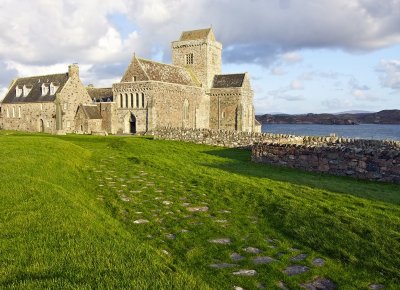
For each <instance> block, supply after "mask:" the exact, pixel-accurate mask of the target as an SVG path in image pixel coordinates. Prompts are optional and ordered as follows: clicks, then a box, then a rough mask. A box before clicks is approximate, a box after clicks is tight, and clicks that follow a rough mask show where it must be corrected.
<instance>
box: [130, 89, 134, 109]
mask: <svg viewBox="0 0 400 290" xmlns="http://www.w3.org/2000/svg"><path fill="white" fill-rule="evenodd" d="M130 96H131V108H134V107H135V100H134V98H133V94H132V93H131V94H130Z"/></svg>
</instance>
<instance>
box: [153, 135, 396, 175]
mask: <svg viewBox="0 0 400 290" xmlns="http://www.w3.org/2000/svg"><path fill="white" fill-rule="evenodd" d="M154 137H155V138H156V139H165V140H177V141H184V142H192V143H197V144H207V145H214V146H223V147H230V148H244V149H252V160H253V161H255V162H260V163H268V164H276V165H282V166H288V167H292V168H299V169H303V170H307V171H314V172H324V173H330V174H335V175H342V176H352V177H356V178H361V179H370V180H378V181H389V182H396V183H400V141H380V140H357V139H350V138H340V137H312V136H293V135H285V134H269V133H267V134H266V133H246V132H232V131H222V130H221V131H217V130H206V129H203V130H190V129H187V130H184V129H176V128H163V129H158V130H156V131H155V132H154Z"/></svg>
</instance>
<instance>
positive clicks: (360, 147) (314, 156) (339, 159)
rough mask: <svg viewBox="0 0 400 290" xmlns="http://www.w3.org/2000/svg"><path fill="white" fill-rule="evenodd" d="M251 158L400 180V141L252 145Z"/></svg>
mask: <svg viewBox="0 0 400 290" xmlns="http://www.w3.org/2000/svg"><path fill="white" fill-rule="evenodd" d="M252 160H253V161H255V162H261V163H268V164H276V165H283V166H288V167H292V168H299V169H303V170H306V171H314V172H325V173H330V174H334V175H341V176H351V177H356V178H360V179H369V180H378V181H388V182H396V183H400V142H385V141H369V140H353V141H349V142H344V143H335V142H329V143H325V144H318V145H310V144H307V143H305V144H302V145H296V144H279V143H264V144H256V145H255V146H254V147H253V149H252Z"/></svg>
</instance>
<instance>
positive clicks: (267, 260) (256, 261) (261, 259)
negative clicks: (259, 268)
mask: <svg viewBox="0 0 400 290" xmlns="http://www.w3.org/2000/svg"><path fill="white" fill-rule="evenodd" d="M274 261H276V260H275V259H273V258H271V257H257V258H254V259H253V262H254V264H268V263H271V262H274Z"/></svg>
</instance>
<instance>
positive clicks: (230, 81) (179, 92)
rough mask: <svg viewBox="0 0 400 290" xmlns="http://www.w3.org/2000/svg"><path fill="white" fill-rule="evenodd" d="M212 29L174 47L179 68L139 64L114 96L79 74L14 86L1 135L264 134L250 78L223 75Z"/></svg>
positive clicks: (1, 115) (189, 34) (135, 61)
mask: <svg viewBox="0 0 400 290" xmlns="http://www.w3.org/2000/svg"><path fill="white" fill-rule="evenodd" d="M221 55H222V44H221V43H219V42H218V41H216V39H215V36H214V32H213V31H212V29H211V28H208V29H201V30H193V31H186V32H183V33H182V34H181V37H180V39H179V40H177V41H174V42H172V65H171V64H164V63H159V62H155V61H151V60H147V59H143V58H140V57H138V56H136V55H134V56H133V58H132V60H131V63H130V64H129V65H128V68H127V69H126V71H125V73H124V75H123V76H122V79H121V81H120V82H119V83H115V84H113V85H112V88H94V87H92V86H89V87H84V85H83V84H82V82H81V80H80V78H79V67H78V66H77V65H76V64H74V65H70V66H69V68H68V72H67V73H64V74H55V75H47V76H34V77H25V78H18V79H16V80H14V81H13V82H12V83H11V85H10V87H9V90H8V92H7V94H6V96H5V98H4V100H3V101H2V103H1V112H0V128H2V129H6V130H21V131H31V132H38V131H39V132H47V133H52V134H65V133H80V134H102V133H104V134H106V133H107V134H135V133H140V134H145V133H151V132H153V131H155V130H156V129H159V128H165V127H169V128H185V129H214V130H229V131H240V132H260V130H261V126H260V124H259V123H258V122H257V121H256V120H255V115H254V106H253V91H252V89H251V84H250V78H249V75H248V74H247V73H238V74H221V64H222V60H221Z"/></svg>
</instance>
